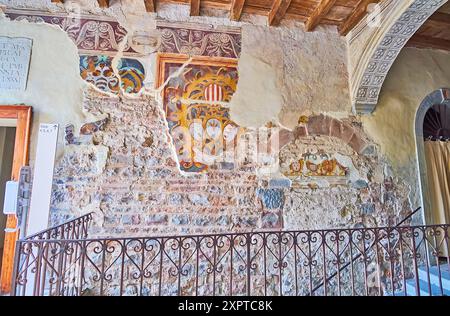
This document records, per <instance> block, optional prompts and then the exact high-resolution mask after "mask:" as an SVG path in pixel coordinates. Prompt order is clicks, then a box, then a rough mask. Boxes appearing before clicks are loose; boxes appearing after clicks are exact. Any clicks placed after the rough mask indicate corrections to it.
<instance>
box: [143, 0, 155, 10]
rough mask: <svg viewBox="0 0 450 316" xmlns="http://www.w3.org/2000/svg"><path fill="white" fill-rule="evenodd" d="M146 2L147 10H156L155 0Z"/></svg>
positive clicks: (146, 0)
mask: <svg viewBox="0 0 450 316" xmlns="http://www.w3.org/2000/svg"><path fill="white" fill-rule="evenodd" d="M144 4H145V10H146V11H147V12H156V11H155V10H156V5H155V0H144Z"/></svg>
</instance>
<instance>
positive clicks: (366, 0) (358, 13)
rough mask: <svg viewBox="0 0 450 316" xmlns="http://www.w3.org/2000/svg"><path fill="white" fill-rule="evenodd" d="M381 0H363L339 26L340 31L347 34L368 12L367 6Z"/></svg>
mask: <svg viewBox="0 0 450 316" xmlns="http://www.w3.org/2000/svg"><path fill="white" fill-rule="evenodd" d="M380 1H381V0H361V1H360V2H359V3H358V5H357V6H356V8H355V9H354V10H353V12H352V14H351V15H350V16H349V17H348V18H347V19H346V20H345V21H344V22H343V23H342V24H341V25H340V26H339V33H340V34H341V35H344V36H345V35H347V34H348V33H349V32H350V31H351V30H352V29H353V28H354V27H355V26H356V25H357V24H358V23H359V22H360V21H361V20H362V19H363V18H364V17H365V16H366V14H367V7H368V6H369V4H371V3H378V2H380Z"/></svg>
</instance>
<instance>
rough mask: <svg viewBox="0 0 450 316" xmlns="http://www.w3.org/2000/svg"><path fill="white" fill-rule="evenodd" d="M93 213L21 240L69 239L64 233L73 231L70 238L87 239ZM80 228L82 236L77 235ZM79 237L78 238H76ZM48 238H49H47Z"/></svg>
mask: <svg viewBox="0 0 450 316" xmlns="http://www.w3.org/2000/svg"><path fill="white" fill-rule="evenodd" d="M92 214H93V213H92V212H90V213H87V214H84V215H82V216H79V217H76V218H74V219H72V220H70V221H68V222H64V223H62V224H60V225H57V226H52V227H49V228H46V229H44V230H41V231H39V232H37V233H35V234H32V235H30V236H26V237H24V238H22V239H20V240H33V239H38V240H39V239H45V240H49V239H52V238H55V237H60V238H59V239H69V238H67V237H66V238H64V236H65V235H64V233H65V232H66V233H67V232H69V231H72V235H71V236H70V237H71V238H70V239H74V238H73V237H76V238H75V239H78V238H82V239H84V238H86V237H87V226H88V225H89V223H90V222H91V221H92ZM76 227H79V228H82V231H81V232H79V233H81V235H79V234H75V233H76V231H75V228H76ZM74 235H77V236H74ZM45 237H47V238H45Z"/></svg>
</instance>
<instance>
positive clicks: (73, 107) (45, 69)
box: [0, 17, 97, 160]
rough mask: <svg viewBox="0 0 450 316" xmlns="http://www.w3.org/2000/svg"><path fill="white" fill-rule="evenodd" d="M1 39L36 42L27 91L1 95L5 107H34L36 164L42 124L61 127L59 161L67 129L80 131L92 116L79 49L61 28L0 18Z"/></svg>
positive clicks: (0, 99)
mask: <svg viewBox="0 0 450 316" xmlns="http://www.w3.org/2000/svg"><path fill="white" fill-rule="evenodd" d="M0 36H10V37H27V38H31V39H33V47H32V56H31V64H30V65H31V66H30V71H29V77H28V86H27V89H26V91H23V92H21V91H19V92H13V91H1V92H0V103H1V104H9V105H14V104H25V105H29V106H32V107H33V116H34V118H33V130H32V132H31V145H30V157H31V159H32V160H33V157H34V153H35V149H36V141H37V134H38V129H39V124H40V123H58V124H60V132H59V138H58V157H59V156H61V154H62V148H63V147H64V146H63V144H64V127H65V126H66V125H67V124H74V126H76V128H77V130H79V128H80V127H81V125H82V124H83V123H84V122H86V121H89V120H93V121H94V120H96V119H97V118H96V117H94V116H93V115H92V114H90V113H87V112H83V110H82V101H83V89H84V87H85V86H86V84H85V82H84V81H83V80H82V79H81V77H80V73H79V68H78V67H79V57H78V52H77V48H76V47H75V45H74V44H73V42H72V41H71V40H70V39H69V37H68V36H67V34H66V33H65V32H63V31H62V30H61V29H60V28H59V27H55V26H51V25H47V24H35V23H28V22H27V21H20V22H18V21H9V20H8V19H6V18H1V17H0Z"/></svg>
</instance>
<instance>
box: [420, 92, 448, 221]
mask: <svg viewBox="0 0 450 316" xmlns="http://www.w3.org/2000/svg"><path fill="white" fill-rule="evenodd" d="M437 104H445V105H447V106H450V88H442V89H439V90H436V91H434V92H433V93H431V94H429V95H428V96H427V97H426V98H425V99H424V100H423V101H422V103H421V104H420V106H419V108H418V110H417V113H416V123H415V135H416V150H417V154H416V156H417V163H418V167H419V168H418V173H419V183H420V190H421V193H422V218H423V219H424V221H425V223H431V222H432V219H431V214H430V212H428V210H430V207H431V206H430V200H429V196H428V191H427V188H428V180H427V179H428V178H427V165H426V159H425V149H424V141H423V123H424V120H425V115H426V114H427V112H428V110H429V109H430V108H431V107H432V106H434V105H437Z"/></svg>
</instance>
